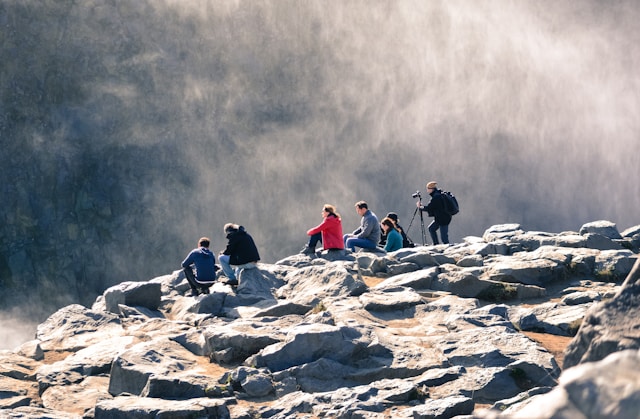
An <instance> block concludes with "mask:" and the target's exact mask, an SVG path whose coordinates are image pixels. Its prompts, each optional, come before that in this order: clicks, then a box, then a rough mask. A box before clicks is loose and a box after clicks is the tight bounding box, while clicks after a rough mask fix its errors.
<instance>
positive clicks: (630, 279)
mask: <svg viewBox="0 0 640 419" xmlns="http://www.w3.org/2000/svg"><path fill="white" fill-rule="evenodd" d="M639 348H640V258H639V259H637V260H636V262H635V265H634V267H633V269H632V271H631V272H630V273H629V275H628V276H627V278H626V279H625V281H624V283H623V284H622V287H621V288H620V291H619V292H618V294H616V295H615V297H613V298H612V299H611V300H608V301H604V302H601V303H598V304H596V305H595V306H593V307H592V308H591V309H590V310H589V312H588V313H587V314H586V316H585V318H584V320H583V321H582V326H581V327H580V329H579V330H578V334H577V335H576V337H575V338H574V339H573V340H572V341H571V343H570V344H569V346H568V347H567V349H566V351H565V359H564V365H565V367H572V366H575V365H578V364H579V363H583V362H593V361H600V360H602V359H604V358H605V357H606V356H607V355H609V354H611V353H613V352H618V351H622V350H625V349H639Z"/></svg>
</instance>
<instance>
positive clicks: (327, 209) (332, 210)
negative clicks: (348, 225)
mask: <svg viewBox="0 0 640 419" xmlns="http://www.w3.org/2000/svg"><path fill="white" fill-rule="evenodd" d="M330 215H332V216H334V217H337V218H340V214H338V213H337V212H336V207H335V206H333V205H331V204H324V206H323V207H322V216H323V217H328V216H330Z"/></svg>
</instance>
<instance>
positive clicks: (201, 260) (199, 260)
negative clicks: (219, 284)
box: [182, 247, 216, 282]
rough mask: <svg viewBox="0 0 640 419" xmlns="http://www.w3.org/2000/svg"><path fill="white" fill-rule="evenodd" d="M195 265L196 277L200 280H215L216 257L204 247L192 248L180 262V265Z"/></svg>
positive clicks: (184, 266)
mask: <svg viewBox="0 0 640 419" xmlns="http://www.w3.org/2000/svg"><path fill="white" fill-rule="evenodd" d="M191 265H195V266H196V279H197V280H198V281H200V282H209V281H215V280H216V268H215V265H216V257H215V256H214V255H213V253H211V251H210V250H209V249H207V248H206V247H199V248H197V249H193V250H192V251H191V253H189V255H187V258H186V259H185V260H184V261H183V262H182V267H183V268H186V267H189V266H191Z"/></svg>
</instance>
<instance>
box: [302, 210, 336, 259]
mask: <svg viewBox="0 0 640 419" xmlns="http://www.w3.org/2000/svg"><path fill="white" fill-rule="evenodd" d="M307 235H308V236H310V237H309V242H308V243H307V245H306V246H305V247H304V248H303V249H302V251H301V252H300V253H302V254H305V255H311V254H314V253H315V252H316V245H317V244H318V242H320V243H322V244H323V246H324V248H325V249H327V250H342V249H344V242H343V241H342V219H341V218H340V214H338V213H337V212H336V207H334V206H333V205H330V204H324V206H323V207H322V223H320V224H319V225H317V226H315V227H313V228H312V229H309V231H307Z"/></svg>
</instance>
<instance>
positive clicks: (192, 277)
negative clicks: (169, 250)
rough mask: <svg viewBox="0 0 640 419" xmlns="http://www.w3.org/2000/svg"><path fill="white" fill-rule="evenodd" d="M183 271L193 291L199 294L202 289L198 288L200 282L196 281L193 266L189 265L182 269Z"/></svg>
mask: <svg viewBox="0 0 640 419" xmlns="http://www.w3.org/2000/svg"><path fill="white" fill-rule="evenodd" d="M182 272H184V276H185V278H187V282H188V283H189V286H190V287H191V291H193V292H194V293H195V294H199V293H200V291H199V289H198V283H197V282H196V276H195V275H194V274H193V268H191V266H187V267H186V268H184V269H183V270H182Z"/></svg>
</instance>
